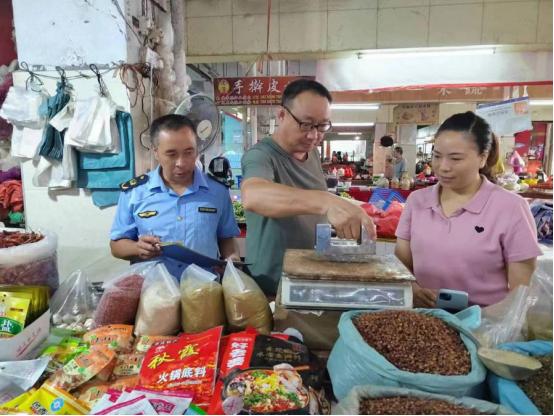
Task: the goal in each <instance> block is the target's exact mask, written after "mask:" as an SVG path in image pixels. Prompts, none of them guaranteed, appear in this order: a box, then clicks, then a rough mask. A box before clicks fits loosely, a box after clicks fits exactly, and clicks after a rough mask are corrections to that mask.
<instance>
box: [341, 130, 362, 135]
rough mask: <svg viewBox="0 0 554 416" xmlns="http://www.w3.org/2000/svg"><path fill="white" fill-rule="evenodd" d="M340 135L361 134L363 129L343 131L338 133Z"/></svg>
mask: <svg viewBox="0 0 554 416" xmlns="http://www.w3.org/2000/svg"><path fill="white" fill-rule="evenodd" d="M337 134H338V135H339V136H359V135H361V134H362V132H361V131H341V132H338V133H337Z"/></svg>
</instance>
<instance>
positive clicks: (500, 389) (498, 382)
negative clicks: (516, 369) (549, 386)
mask: <svg viewBox="0 0 554 416" xmlns="http://www.w3.org/2000/svg"><path fill="white" fill-rule="evenodd" d="M498 348H500V349H502V350H507V351H514V352H519V353H520V354H525V355H530V356H541V355H552V341H529V342H510V343H506V344H502V345H499V346H498ZM487 382H488V384H489V389H490V392H491V397H492V399H493V400H494V401H495V402H497V403H500V404H502V405H504V406H507V407H508V406H509V407H511V408H512V409H514V410H515V411H516V412H517V413H519V414H521V415H540V414H541V412H540V411H539V409H538V408H537V406H535V404H534V403H533V402H532V401H531V400H530V399H529V397H527V395H526V394H525V392H524V391H523V390H522V389H521V388H520V387H519V386H518V384H517V382H515V381H512V380H508V379H505V378H502V377H498V376H497V375H496V374H493V373H489V376H488V377H487Z"/></svg>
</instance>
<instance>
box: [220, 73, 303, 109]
mask: <svg viewBox="0 0 554 416" xmlns="http://www.w3.org/2000/svg"><path fill="white" fill-rule="evenodd" d="M299 78H309V79H314V77H297V76H286V77H242V78H216V79H214V94H215V103H216V105H278V104H281V96H282V94H283V91H284V89H285V88H286V86H287V85H288V84H289V83H291V82H292V81H294V80H297V79H299Z"/></svg>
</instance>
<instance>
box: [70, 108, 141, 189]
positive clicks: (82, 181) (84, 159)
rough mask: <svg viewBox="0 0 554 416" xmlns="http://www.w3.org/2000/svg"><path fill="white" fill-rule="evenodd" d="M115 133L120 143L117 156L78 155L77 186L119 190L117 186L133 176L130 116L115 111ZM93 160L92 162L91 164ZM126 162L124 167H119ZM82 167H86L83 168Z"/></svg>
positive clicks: (131, 124)
mask: <svg viewBox="0 0 554 416" xmlns="http://www.w3.org/2000/svg"><path fill="white" fill-rule="evenodd" d="M115 120H116V123H117V131H118V133H119V138H120V141H121V151H120V153H119V154H116V155H114V154H109V153H107V154H98V156H94V158H93V156H92V155H91V154H90V153H82V154H81V153H80V152H79V153H78V154H79V175H78V179H77V185H78V187H79V188H88V189H93V190H95V189H104V190H108V189H119V184H121V183H123V182H125V181H127V180H129V178H132V177H133V175H134V174H135V152H134V148H133V119H132V118H131V114H129V113H126V112H124V111H117V112H116V114H115ZM93 160H94V162H93ZM122 161H126V164H125V165H124V166H120V165H121V163H122ZM83 166H88V168H84V167H83Z"/></svg>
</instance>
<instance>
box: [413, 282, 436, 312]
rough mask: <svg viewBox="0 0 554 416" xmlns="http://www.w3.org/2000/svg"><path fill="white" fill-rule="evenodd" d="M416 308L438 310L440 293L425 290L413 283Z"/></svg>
mask: <svg viewBox="0 0 554 416" xmlns="http://www.w3.org/2000/svg"><path fill="white" fill-rule="evenodd" d="M412 291H413V294H414V308H436V307H437V295H438V291H436V290H432V289H425V288H423V287H421V286H420V285H418V284H417V283H412Z"/></svg>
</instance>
